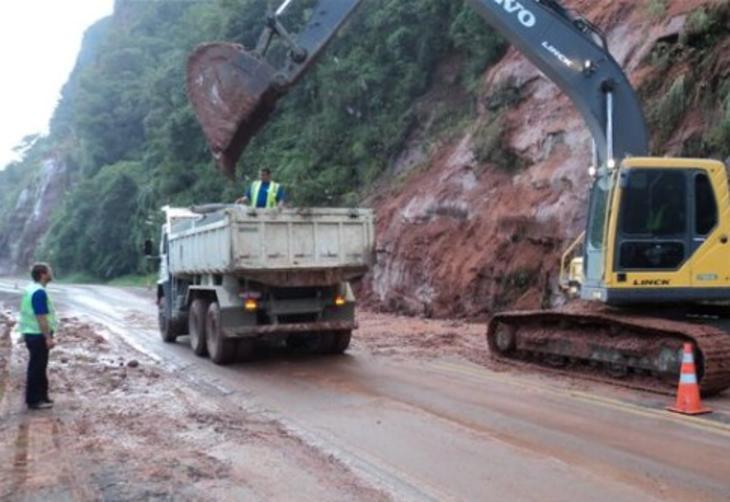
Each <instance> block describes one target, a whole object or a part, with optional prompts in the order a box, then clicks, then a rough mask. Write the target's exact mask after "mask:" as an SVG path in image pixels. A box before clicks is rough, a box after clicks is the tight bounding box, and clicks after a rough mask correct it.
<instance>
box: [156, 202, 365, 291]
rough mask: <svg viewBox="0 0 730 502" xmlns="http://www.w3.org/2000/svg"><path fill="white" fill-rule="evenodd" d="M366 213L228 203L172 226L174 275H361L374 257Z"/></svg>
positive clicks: (308, 279) (293, 280)
mask: <svg viewBox="0 0 730 502" xmlns="http://www.w3.org/2000/svg"><path fill="white" fill-rule="evenodd" d="M373 235H374V233H373V213H372V210H369V209H338V208H311V209H282V210H279V209H252V208H249V207H245V206H236V205H232V206H226V207H224V208H223V209H220V210H218V211H214V212H209V213H206V214H201V215H200V216H199V217H197V218H191V219H186V220H183V221H179V222H176V223H174V224H173V225H172V228H171V232H170V237H169V243H168V245H169V266H170V272H171V273H172V274H175V275H178V274H185V275H187V274H189V275H196V274H235V275H239V276H241V277H245V278H249V279H253V280H259V281H261V282H264V283H268V284H286V285H289V286H292V285H315V284H332V283H333V282H336V281H348V280H353V279H356V278H358V277H361V276H362V275H363V274H365V272H366V271H367V270H368V269H369V268H370V266H371V265H372V262H373V258H374V236H373Z"/></svg>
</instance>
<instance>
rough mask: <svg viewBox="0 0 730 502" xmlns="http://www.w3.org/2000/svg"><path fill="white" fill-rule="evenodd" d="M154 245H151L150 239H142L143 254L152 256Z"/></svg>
mask: <svg viewBox="0 0 730 502" xmlns="http://www.w3.org/2000/svg"><path fill="white" fill-rule="evenodd" d="M153 251H154V246H153V245H152V241H151V240H149V239H147V240H146V241H144V255H145V256H152V255H153V254H154V253H153Z"/></svg>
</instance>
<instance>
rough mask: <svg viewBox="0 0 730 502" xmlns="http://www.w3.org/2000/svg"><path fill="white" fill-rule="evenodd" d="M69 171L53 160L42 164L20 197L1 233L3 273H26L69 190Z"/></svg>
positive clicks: (0, 272)
mask: <svg viewBox="0 0 730 502" xmlns="http://www.w3.org/2000/svg"><path fill="white" fill-rule="evenodd" d="M68 182H69V180H68V169H67V167H66V165H65V164H64V163H63V162H62V161H60V160H58V159H56V158H53V157H50V158H47V159H45V160H44V161H43V162H42V166H41V169H40V172H39V174H38V176H37V177H36V178H35V179H34V180H33V183H32V185H31V186H29V187H26V188H25V189H24V190H23V191H22V192H21V193H20V195H19V196H18V200H17V202H16V203H15V208H14V209H13V210H12V213H11V214H10V216H9V218H8V220H7V221H8V223H7V225H6V226H5V228H4V229H3V232H2V233H1V234H0V274H16V273H24V272H25V271H26V270H27V269H28V268H29V266H30V265H31V263H32V261H33V255H34V252H35V248H36V246H37V245H38V243H39V242H40V240H41V238H42V237H43V235H44V234H45V233H46V231H47V230H48V227H49V226H50V223H51V221H50V218H51V214H52V212H53V211H54V210H55V209H56V208H57V207H58V206H59V204H60V203H61V201H62V199H63V195H64V193H65V192H66V190H67V189H68Z"/></svg>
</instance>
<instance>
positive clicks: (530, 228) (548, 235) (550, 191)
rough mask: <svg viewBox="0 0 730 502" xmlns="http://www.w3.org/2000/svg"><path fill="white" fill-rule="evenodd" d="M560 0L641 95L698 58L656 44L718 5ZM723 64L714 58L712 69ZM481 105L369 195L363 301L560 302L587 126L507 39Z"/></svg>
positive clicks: (585, 161)
mask: <svg viewBox="0 0 730 502" xmlns="http://www.w3.org/2000/svg"><path fill="white" fill-rule="evenodd" d="M566 3H567V5H568V6H569V7H570V8H573V9H575V10H576V11H578V12H581V13H582V14H584V15H585V16H586V17H587V18H588V19H590V20H592V21H594V22H595V23H596V24H597V25H598V26H599V27H601V28H602V29H603V30H604V31H605V34H606V37H607V39H608V41H609V46H610V47H611V51H612V53H613V55H614V56H615V57H616V59H617V60H618V61H619V63H620V64H621V65H622V66H623V67H624V68H625V69H626V70H627V72H628V73H629V75H630V77H631V79H632V82H633V84H634V85H635V87H636V88H637V89H640V93H642V94H643V93H644V91H646V93H649V94H651V93H659V92H662V91H663V88H662V89H660V88H658V87H657V86H656V85H654V87H652V85H653V84H654V82H655V81H658V82H659V83H660V84H661V82H663V81H664V77H665V76H666V74H667V73H668V72H670V73H676V72H677V71H679V70H680V69H681V68H684V70H685V71H687V69H688V68H689V67H690V66H691V65H690V64H689V63H688V61H691V58H692V57H695V58H697V57H699V55H695V56H692V51H688V52H687V54H685V55H684V56H683V57H685V60H684V62H683V64H681V65H679V64H678V67H679V68H677V69H672V68H670V67H666V66H662V65H657V64H654V63H655V61H654V56H655V55H654V53H653V51H655V49H656V48H657V46H658V44H665V43H668V42H667V41H676V40H678V39H679V37H680V34H681V33H682V30H683V27H684V25H685V23H686V21H687V17H688V14H689V13H691V12H693V11H695V10H696V9H697V8H698V7H700V6H703V5H705V6H706V5H714V4H716V2H708V1H681V2H680V1H676V2H675V1H673V2H668V3H666V5H664V7H663V9H661V12H653V11H651V9H649V6H647V5H644V2H629V1H618V2H588V1H586V0H574V1H568V2H566ZM658 3H659V2H658ZM725 39H726V40H727V41H730V38H728V36H726V37H725ZM724 47H725V44H724V43H718V44H715V45H713V46H712V47H710V48H709V50H708V52H707V54H705V55H704V56H703V57H705V56H706V57H709V58H714V60H716V61H718V62H719V61H722V60H723V58H722V57H721V56H722V54H723V53H724V52H723V51H725V52H727V51H726V50H725V49H724ZM725 68H726V67H722V65H719V64H714V65H713V66H711V67H710V68H709V70H708V71H710V72H712V71H714V72H716V73H717V72H726V69H725ZM715 76H716V75H715ZM708 77H711V76H710V75H708ZM670 84H671V81H670ZM649 97H651V96H649ZM649 97H647V98H645V101H646V100H647V99H648V98H649ZM645 106H646V107H647V108H649V106H648V105H645ZM478 110H479V117H478V119H477V120H476V121H475V122H474V123H473V124H470V125H469V126H468V127H467V129H466V130H465V131H464V133H463V134H461V135H460V136H457V138H456V139H455V140H449V141H446V142H442V143H439V144H438V145H435V146H431V147H430V148H428V151H429V154H428V155H427V160H425V162H424V163H423V164H422V165H421V166H420V168H419V169H412V170H411V171H410V173H409V174H408V175H407V177H405V181H402V180H403V179H404V174H403V173H402V172H401V173H399V178H398V179H399V180H401V183H391V188H389V189H388V190H385V191H383V192H381V193H379V194H378V195H377V196H375V197H374V198H373V200H372V201H371V202H372V203H373V204H374V206H375V208H376V214H377V236H378V264H377V266H376V267H375V268H374V270H373V272H372V274H371V276H370V277H369V279H368V281H366V284H365V286H364V288H363V289H364V297H365V298H367V299H368V300H369V301H370V302H371V305H379V306H381V307H384V308H386V309H388V310H393V311H398V312H404V313H408V314H414V315H422V316H427V317H430V316H437V317H447V316H466V317H485V316H486V315H488V314H489V313H490V312H494V311H499V310H504V309H521V308H538V307H545V306H551V305H556V304H560V303H561V302H562V299H561V298H560V296H559V295H558V294H557V293H556V289H557V288H556V284H557V278H558V272H559V258H560V255H561V254H562V251H563V250H564V249H565V248H566V247H567V246H568V245H569V244H570V243H571V242H572V240H573V239H575V238H576V237H577V236H578V235H579V234H580V232H581V231H582V229H583V226H584V224H585V223H584V218H585V207H586V201H587V195H588V193H587V192H588V187H589V177H588V172H587V168H588V166H589V165H590V162H591V147H590V136H589V133H588V130H587V129H586V127H585V125H584V124H583V121H582V119H581V118H580V117H579V115H578V113H577V112H576V111H575V109H574V107H573V106H572V104H571V103H570V101H569V100H568V98H567V97H566V96H564V95H562V94H561V92H560V91H559V90H558V88H557V87H556V86H554V85H553V84H552V83H550V82H549V81H548V80H547V79H546V78H545V77H543V76H542V75H541V74H540V73H539V72H538V70H537V69H535V68H534V67H533V66H532V65H531V64H530V63H529V62H528V61H527V60H526V59H524V57H523V56H522V55H520V54H519V53H518V52H517V51H516V50H515V49H511V50H510V51H509V52H508V53H507V55H506V56H505V57H504V59H503V60H502V61H501V62H500V63H499V64H498V65H496V66H495V67H494V68H492V69H490V70H489V71H488V72H487V73H486V74H485V75H484V77H483V81H482V86H481V89H480V92H479V101H478ZM687 113H689V115H691V114H692V112H691V111H689V110H688V112H687ZM647 114H648V113H647ZM698 124H699V126H700V128H703V127H704V130H707V128H708V127H709V124H708V123H704V124H703V123H702V121H699V122H698V121H697V120H694V121H692V120H689V119H688V120H687V121H685V122H682V121H681V120H680V121H678V123H677V127H676V129H675V130H674V133H673V134H672V135H671V137H670V139H668V140H667V141H666V142H663V143H661V144H660V145H659V147H655V149H654V150H655V151H656V152H657V153H660V154H661V153H664V152H665V151H671V152H672V153H677V150H678V149H679V150H681V148H677V147H676V144H677V143H678V142H679V144H680V146H681V144H682V141H683V138H685V139H686V138H687V137H688V136H691V135H692V134H693V131H694V132H696V130H697V126H698ZM414 135H418V131H416V132H414ZM655 141H656V139H655ZM672 145H675V147H672ZM411 147H412V148H413V149H414V152H418V153H419V154H420V152H422V151H423V149H424V145H423V144H415V145H411ZM682 153H686V152H682ZM403 156H404V157H408V155H407V154H403Z"/></svg>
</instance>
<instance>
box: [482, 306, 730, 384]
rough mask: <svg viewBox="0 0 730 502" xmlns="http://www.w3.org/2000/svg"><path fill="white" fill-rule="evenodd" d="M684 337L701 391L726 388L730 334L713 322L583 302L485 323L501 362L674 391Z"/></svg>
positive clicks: (729, 372)
mask: <svg viewBox="0 0 730 502" xmlns="http://www.w3.org/2000/svg"><path fill="white" fill-rule="evenodd" d="M686 342H690V343H692V344H693V345H694V347H695V360H696V362H697V372H698V375H697V376H698V379H699V384H700V389H701V392H702V394H703V395H705V396H709V395H713V394H717V393H719V392H722V391H723V390H725V389H727V388H729V387H730V333H728V332H727V331H724V330H723V329H720V328H718V327H715V326H712V325H710V324H706V323H702V322H694V321H689V320H687V321H675V320H667V319H662V318H657V317H648V316H642V315H637V314H629V313H623V312H621V313H619V312H617V311H614V310H611V309H609V308H605V307H603V308H601V307H599V308H596V307H592V306H582V307H578V308H575V307H573V308H571V309H570V310H567V309H566V310H554V311H525V312H504V313H500V314H497V315H495V316H493V317H492V318H491V319H490V321H489V324H488V325H487V343H488V345H489V349H490V352H491V354H492V356H493V357H495V358H497V359H499V360H502V361H506V362H510V361H514V362H518V361H519V362H522V363H528V364H534V365H537V366H541V367H545V366H549V367H552V368H556V369H560V370H562V371H561V372H570V373H571V374H576V375H581V374H583V375H587V376H588V378H589V379H591V380H596V379H598V380H602V381H609V382H611V383H615V384H618V385H622V386H627V387H632V388H638V389H642V390H647V391H651V392H660V393H665V394H671V393H673V392H675V391H676V386H677V382H678V380H679V371H680V367H681V351H682V347H683V345H684V343H686Z"/></svg>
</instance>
